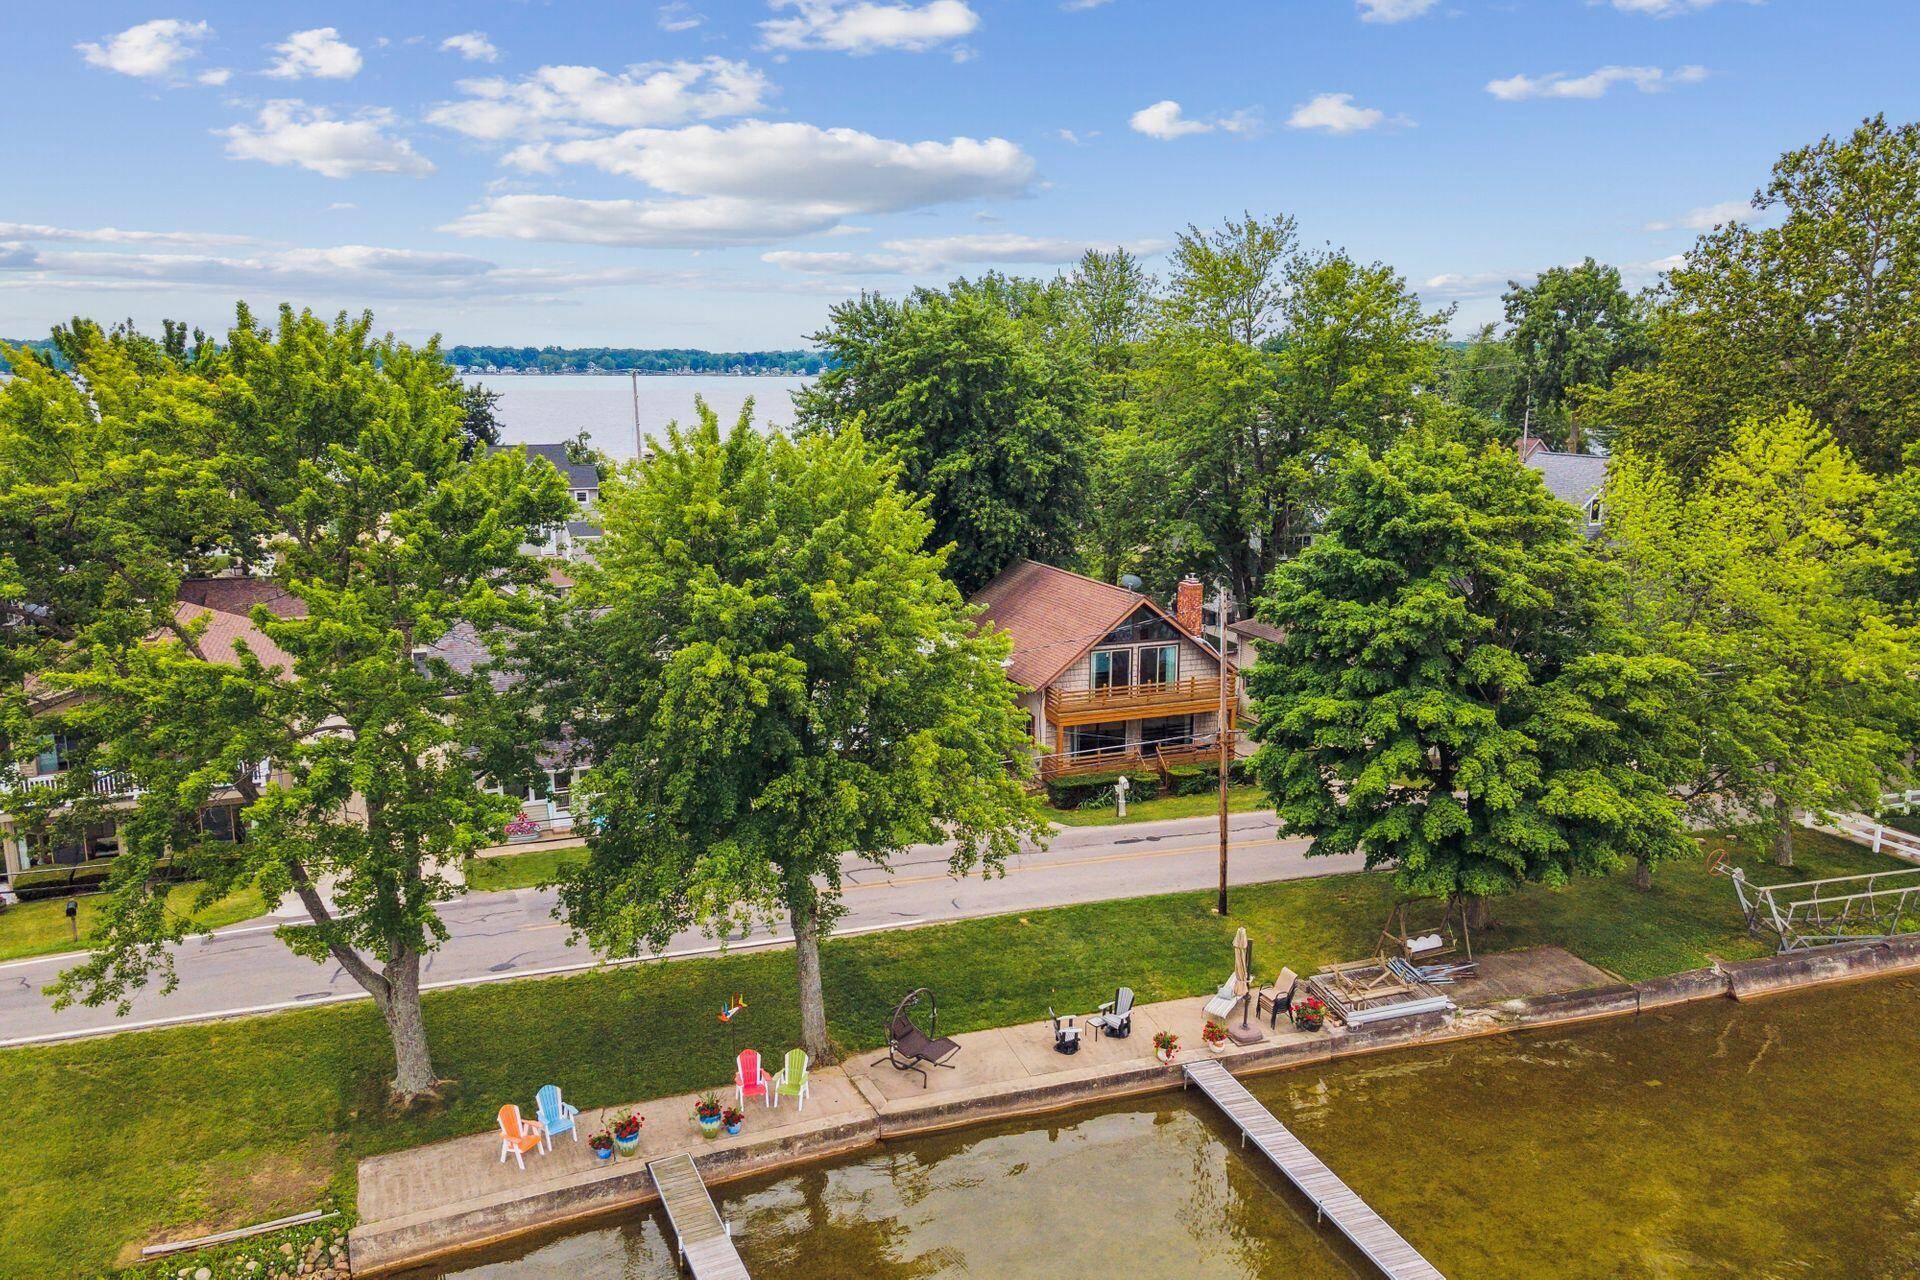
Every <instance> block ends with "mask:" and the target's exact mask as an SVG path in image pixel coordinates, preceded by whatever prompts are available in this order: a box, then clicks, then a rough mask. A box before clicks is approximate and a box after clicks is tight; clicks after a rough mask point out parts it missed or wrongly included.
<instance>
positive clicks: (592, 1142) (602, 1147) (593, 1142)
mask: <svg viewBox="0 0 1920 1280" xmlns="http://www.w3.org/2000/svg"><path fill="white" fill-rule="evenodd" d="M587 1145H588V1146H589V1147H591V1148H593V1158H594V1159H596V1160H611V1159H613V1133H612V1131H611V1130H607V1129H602V1130H601V1131H600V1132H598V1133H596V1134H594V1135H593V1136H592V1137H591V1138H588V1139H587Z"/></svg>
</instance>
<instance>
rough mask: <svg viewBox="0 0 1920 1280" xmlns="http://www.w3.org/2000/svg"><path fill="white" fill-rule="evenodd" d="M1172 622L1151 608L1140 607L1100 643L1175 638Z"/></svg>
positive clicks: (1139, 641)
mask: <svg viewBox="0 0 1920 1280" xmlns="http://www.w3.org/2000/svg"><path fill="white" fill-rule="evenodd" d="M1178 638H1179V633H1178V632H1176V631H1175V630H1174V629H1173V624H1172V623H1170V622H1168V621H1167V620H1166V619H1165V618H1163V617H1161V616H1160V615H1159V614H1157V613H1155V612H1154V611H1153V610H1152V609H1147V608H1141V609H1139V610H1137V611H1136V612H1135V613H1134V615H1133V616H1132V617H1131V618H1128V619H1127V620H1126V621H1125V622H1123V623H1121V624H1120V625H1119V626H1117V627H1115V628H1114V629H1113V630H1112V631H1111V632H1109V633H1108V634H1107V638H1106V639H1105V640H1103V641H1101V643H1102V644H1146V643H1151V642H1153V641H1156V640H1176V639H1178Z"/></svg>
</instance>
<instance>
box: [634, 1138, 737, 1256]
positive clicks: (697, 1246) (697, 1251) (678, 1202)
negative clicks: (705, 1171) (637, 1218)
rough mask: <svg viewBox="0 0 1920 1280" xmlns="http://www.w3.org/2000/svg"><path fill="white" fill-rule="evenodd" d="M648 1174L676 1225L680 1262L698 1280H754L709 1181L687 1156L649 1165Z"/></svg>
mask: <svg viewBox="0 0 1920 1280" xmlns="http://www.w3.org/2000/svg"><path fill="white" fill-rule="evenodd" d="M647 1172H648V1173H649V1174H650V1175H652V1177H653V1185H654V1187H655V1188H657V1189H658V1190H659V1192H660V1204H661V1207H662V1208H664V1209H665V1210H666V1211H667V1221H668V1222H670V1223H672V1224H673V1238H674V1241H675V1243H676V1244H678V1245H679V1248H680V1259H681V1261H683V1262H685V1263H686V1264H687V1269H688V1270H689V1271H691V1272H692V1273H693V1275H694V1280H750V1277H749V1276H748V1275H747V1264H746V1263H744V1262H742V1261H740V1254H739V1253H738V1252H737V1251H736V1250H735V1249H734V1247H733V1237H732V1235H731V1234H730V1233H729V1232H728V1230H727V1224H726V1223H725V1222H724V1221H723V1220H722V1219H721V1217H720V1210H718V1209H716V1208H715V1207H714V1204H713V1196H712V1195H711V1194H710V1193H709V1192H708V1191H707V1181H706V1179H705V1178H702V1177H701V1176H700V1170H699V1169H698V1168H696V1167H695V1166H694V1163H693V1157H692V1156H690V1155H688V1154H687V1153H686V1152H684V1151H683V1152H681V1153H680V1154H679V1155H675V1156H667V1157H665V1158H663V1159H660V1160H652V1161H649V1162H648V1163H647Z"/></svg>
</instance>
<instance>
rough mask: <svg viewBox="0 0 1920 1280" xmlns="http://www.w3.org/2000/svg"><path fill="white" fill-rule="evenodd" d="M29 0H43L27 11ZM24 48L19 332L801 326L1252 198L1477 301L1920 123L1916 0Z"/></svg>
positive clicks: (358, 35) (1535, 4) (1642, 242)
mask: <svg viewBox="0 0 1920 1280" xmlns="http://www.w3.org/2000/svg"><path fill="white" fill-rule="evenodd" d="M17 12H18V11H17ZM7 25H8V31H7V38H6V40H5V42H4V45H3V46H0V111H4V115H5V118H6V119H7V120H8V121H9V122H10V124H9V127H8V128H7V129H6V131H5V133H4V135H0V175H4V176H3V177H0V334H4V335H7V336H15V337H24V336H37V335H39V334H41V333H43V332H44V331H45V329H46V327H47V326H48V325H49V324H51V323H52V322H54V321H56V320H59V319H62V318H64V317H66V316H69V315H72V314H75V313H84V314H92V315H96V316H101V317H108V316H115V317H117V316H131V317H132V318H134V319H135V320H137V321H139V322H141V323H142V324H145V325H150V326H157V324H158V321H159V319H160V318H161V317H162V316H168V317H174V318H185V319H188V320H190V321H192V322H194V323H197V324H201V325H203V326H206V327H208V328H214V327H216V326H220V325H222V324H224V323H225V321H226V320H227V319H228V317H229V315H230V311H231V307H232V303H233V300H234V299H235V298H246V299H248V300H249V301H251V302H253V303H255V304H256V305H258V306H263V307H264V306H272V305H273V304H275V303H277V302H279V301H281V300H288V301H292V302H295V303H297V304H300V305H306V306H312V307H315V308H316V309H321V310H324V311H332V310H337V309H339V308H341V307H349V308H354V309H358V308H361V307H371V308H373V309H374V311H375V313H376V317H377V318H378V320H379V321H380V323H381V324H382V325H383V326H384V327H389V328H392V329H394V330H395V331H397V332H398V333H400V334H401V335H402V336H404V337H408V338H421V337H424V336H425V335H427V334H429V333H433V332H439V333H442V334H444V335H445V336H446V338H447V339H448V340H449V341H466V342H510V343H530V344H542V343H548V342H557V343H568V344H588V343H595V344H598V343H605V344H612V345H636V346H668V345H673V346H697V347H707V348H714V349H733V348H742V347H749V348H758V347H788V346H797V345H800V344H801V343H802V341H803V338H804V335H805V334H807V333H808V332H809V331H811V330H812V329H814V328H815V327H817V326H818V325H819V323H820V322H821V320H822V319H823V317H824V315H825V312H826V309H827V307H828V306H829V305H830V304H831V303H832V302H833V301H834V300H836V299H838V298H842V297H845V296H848V295H849V294H851V293H852V292H855V291H857V290H858V289H860V288H862V287H867V288H877V289H882V290H887V291H898V290H902V289H905V288H908V287H911V286H912V285H914V284H916V283H921V282H924V281H938V280H944V279H947V278H949V277H951V276H953V275H955V274H960V273H977V272H979V271H982V270H985V269H987V268H989V267H999V268H1002V269H1006V270H1016V271H1026V272H1036V273H1042V274H1050V273H1052V272H1053V271H1055V270H1058V269H1059V268H1060V267H1061V266H1063V265H1065V264H1067V263H1069V262H1071V260H1072V259H1073V258H1074V257H1076V256H1077V255H1078V253H1079V251H1080V250H1081V249H1083V248H1085V247H1087V246H1100V247H1107V246H1112V245H1128V246H1130V247H1133V248H1135V249H1136V250H1138V251H1140V252H1142V253H1143V255H1144V256H1145V257H1146V258H1147V260H1148V265H1149V267H1150V268H1152V267H1157V266H1158V265H1159V262H1158V258H1157V255H1158V254H1159V253H1160V251H1161V250H1163V249H1164V247H1165V245H1166V243H1167V242H1168V241H1169V239H1170V238H1171V237H1172V235H1173V234H1174V233H1175V232H1176V231H1177V230H1179V229H1180V228H1181V227H1183V226H1185V225H1186V224H1188V223H1190V222H1195V223H1199V224H1201V225H1203V226H1207V225H1212V224H1216V223H1218V222H1219V221H1220V220H1221V219H1222V218H1224V217H1226V216H1230V215H1235V214H1238V213H1239V212H1241V211H1242V210H1251V211H1253V212H1255V213H1258V214H1262V215H1265V214H1271V213H1287V214H1291V215H1292V216H1294V217H1295V218H1296V219H1297V220H1298V222H1299V226H1300V231H1301V237H1302V240H1303V241H1304V242H1306V243H1308V244H1322V243H1329V244H1334V245H1341V246H1344V247H1346V248H1347V249H1349V250H1350V251H1351V252H1353V253H1355V254H1356V255H1358V256H1361V257H1364V258H1368V259H1373V258H1378V259H1383V260H1385V261H1387V262H1390V263H1392V264H1393V265H1394V266H1396V267H1397V268H1398V269H1399V270H1401V271H1402V272H1404V273H1405V274H1406V275H1407V277H1408V278H1409V279H1410V280H1411V281H1412V282H1413V283H1414V285H1415V286H1416V287H1418V288H1419V289H1420V291H1421V293H1422V294H1423V296H1424V297H1425V298H1426V299H1427V301H1428V302H1429V303H1430V304H1431V305H1433V306H1435V307H1440V306H1447V305H1455V306H1457V308H1458V310H1457V313H1456V318H1455V325H1456V328H1457V329H1460V330H1465V329H1466V328H1469V327H1470V326H1471V325H1472V324H1474V323H1477V322H1479V321H1481V320H1486V319H1492V318H1495V317H1496V316H1497V314H1498V300H1497V299H1498V294H1499V292H1500V289H1501V288H1502V286H1503V284H1504V282H1505V280H1506V279H1508V278H1509V277H1511V276H1522V275H1525V274H1527V273H1529V272H1532V271H1537V270H1539V269H1541V268H1544V267H1547V266H1551V265H1554V264H1556V263H1563V262H1568V261H1574V260H1577V259H1579V258H1580V257H1582V256H1584V255H1587V254H1592V255H1595V256H1597V257H1600V258H1602V259H1604V260H1608V261H1612V262H1614V263H1617V264H1619V265H1620V266H1621V267H1622V268H1623V269H1625V270H1627V271H1628V273H1629V278H1630V279H1632V280H1635V281H1636V282H1645V281H1647V280H1650V279H1652V278H1653V276H1654V275H1655V274H1656V273H1657V271H1658V269H1659V265H1660V264H1661V263H1662V262H1663V261H1664V260H1666V259H1669V258H1670V257H1671V255H1674V254H1676V253H1678V252H1680V251H1682V250H1684V249H1685V248H1686V246H1687V245H1688V244H1689V243H1690V242H1691V241H1692V239H1693V237H1694V236H1695V235H1696V234H1698V229H1699V228H1700V227H1702V226H1705V225H1710V224H1711V222H1712V221H1713V220H1714V219H1715V218H1718V217H1725V216H1730V215H1732V214H1734V213H1737V212H1738V211H1739V210H1740V208H1741V207H1742V206H1743V204H1744V201H1745V200H1746V198H1747V197H1748V196H1749V195H1750V194H1751V193H1752V191H1753V189H1754V188H1755V187H1756V186H1757V185H1758V184H1759V183H1760V182H1761V181H1762V180H1763V179H1764V177H1765V175H1766V172H1767V168H1768V166H1769V164H1770V163H1771V162H1772V160H1773V159H1774V157H1775V156H1776V155H1777V154H1778V153H1779V152H1781V151H1782V150H1785V149H1787V148H1789V147H1792V146H1796V145H1800V144H1803V143H1805V142H1808V141H1811V140H1813V139H1815V138H1817V137H1819V136H1820V135H1821V134H1823V133H1829V132H1838V131H1845V130H1846V129H1848V128H1850V127H1851V126H1852V125H1853V124H1854V123H1855V122H1856V121H1858V120H1859V119H1860V118H1861V117H1862V116H1864V115H1867V114H1870V113H1872V112H1876V111H1884V112H1886V113H1887V114H1888V115H1889V116H1890V117H1892V118H1895V119H1902V120H1905V119H1913V118H1915V117H1916V116H1917V115H1920V85H1916V80H1915V77H1914V76H1913V75H1912V67H1913V65H1914V64H1915V61H1916V57H1917V56H1920V15H1916V14H1915V12H1914V11H1913V7H1912V3H1911V0H1846V2H1845V3H1836V2H1834V0H1767V2H1766V3H1752V2H1751V0H1187V2H1185V3H1149V2H1148V0H1066V2H1065V3H1061V0H1045V2H1041V0H751V2H750V0H730V2H729V0H678V2H676V3H670V4H665V5H662V4H659V3H606V2H592V3H563V2H561V0H550V2H547V3H539V2H537V0H509V2H507V3H496V4H486V3H462V4H452V3H439V2H437V0H413V2H410V3H407V4H393V3H385V4H361V3H348V2H345V0H340V2H336V3H331V4H327V5H311V4H272V5H260V4H245V5H241V4H236V3H231V2H230V0H208V2H207V3H201V4H179V3H176V0H164V3H162V4H160V5H159V6H158V7H156V5H155V4H151V3H142V4H122V3H88V4H81V5H63V6H36V7H35V8H34V9H33V11H32V15H31V17H24V18H23V17H16V18H14V19H13V20H11V21H10V22H9V23H8V24H7Z"/></svg>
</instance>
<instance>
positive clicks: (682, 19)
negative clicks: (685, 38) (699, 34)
mask: <svg viewBox="0 0 1920 1280" xmlns="http://www.w3.org/2000/svg"><path fill="white" fill-rule="evenodd" d="M659 12H660V29H661V30H662V31H691V30H693V29H694V28H695V27H697V26H699V25H700V24H701V23H703V22H705V21H706V20H707V19H706V15H704V14H702V13H701V12H699V11H698V10H697V9H695V8H694V7H693V6H692V5H690V4H688V3H687V0H671V3H668V4H663V5H661V6H660V10H659Z"/></svg>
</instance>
